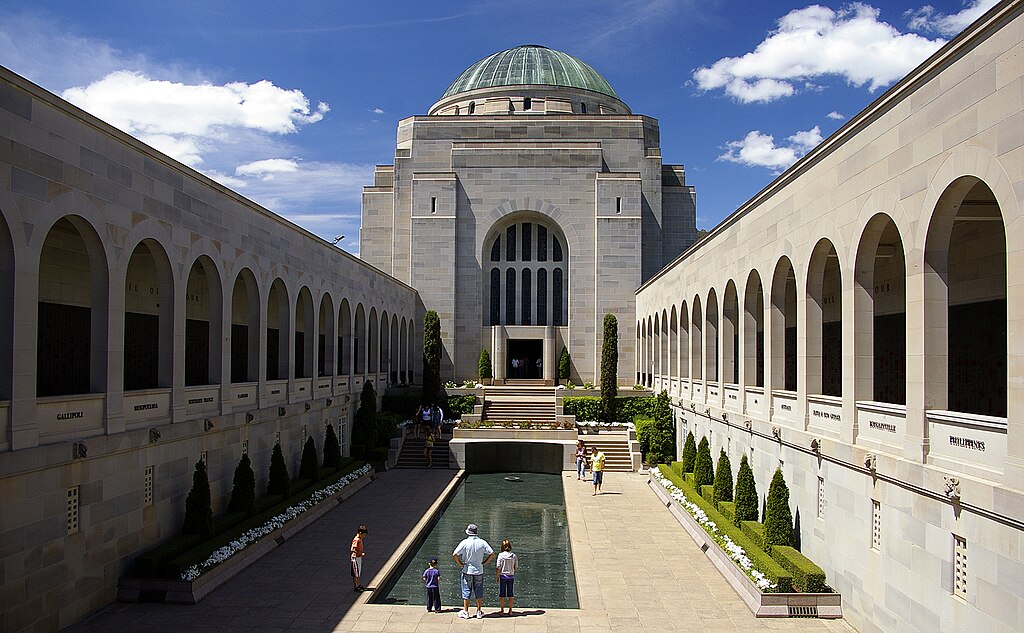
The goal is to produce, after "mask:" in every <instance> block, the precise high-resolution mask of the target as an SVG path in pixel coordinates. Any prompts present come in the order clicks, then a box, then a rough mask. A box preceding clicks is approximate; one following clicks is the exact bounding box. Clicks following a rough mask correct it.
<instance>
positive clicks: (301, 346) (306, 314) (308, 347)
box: [293, 286, 314, 378]
mask: <svg viewBox="0 0 1024 633" xmlns="http://www.w3.org/2000/svg"><path fill="white" fill-rule="evenodd" d="M294 330H295V332H294V336H295V351H294V363H293V370H294V372H295V373H294V374H293V375H294V376H295V377H296V378H310V377H312V376H313V349H314V346H313V339H314V330H313V293H312V292H310V290H309V287H308V286H302V287H301V288H299V292H298V295H297V296H296V297H295V328H294Z"/></svg>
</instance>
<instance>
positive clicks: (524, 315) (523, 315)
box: [519, 268, 533, 325]
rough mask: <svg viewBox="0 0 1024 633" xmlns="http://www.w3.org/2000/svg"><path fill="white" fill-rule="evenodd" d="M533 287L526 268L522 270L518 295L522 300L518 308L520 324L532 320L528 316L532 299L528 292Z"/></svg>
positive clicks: (530, 323) (530, 322) (525, 323)
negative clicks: (521, 283)
mask: <svg viewBox="0 0 1024 633" xmlns="http://www.w3.org/2000/svg"><path fill="white" fill-rule="evenodd" d="M532 289H533V284H532V283H531V276H530V269H529V268H527V269H526V270H524V271H523V287H522V288H521V289H520V291H519V297H520V299H521V300H522V305H521V307H520V310H519V323H520V324H521V325H532V323H533V321H532V319H531V318H530V313H531V312H532V311H533V310H532V308H533V301H532V297H531V296H530V292H531V291H532Z"/></svg>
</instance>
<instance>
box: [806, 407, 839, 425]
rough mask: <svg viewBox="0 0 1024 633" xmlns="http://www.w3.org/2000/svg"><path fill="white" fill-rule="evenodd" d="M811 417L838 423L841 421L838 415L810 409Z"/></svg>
mask: <svg viewBox="0 0 1024 633" xmlns="http://www.w3.org/2000/svg"><path fill="white" fill-rule="evenodd" d="M811 415H813V416H814V417H816V418H824V419H826V420H832V421H833V422H840V421H841V419H842V418H841V416H840V415H839V414H838V413H829V412H828V411H819V410H818V409H811Z"/></svg>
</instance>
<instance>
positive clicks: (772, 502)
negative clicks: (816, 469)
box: [764, 468, 793, 552]
mask: <svg viewBox="0 0 1024 633" xmlns="http://www.w3.org/2000/svg"><path fill="white" fill-rule="evenodd" d="M764 545H765V549H766V550H767V551H769V552H771V548H772V547H773V546H775V545H786V546H792V545H793V514H792V512H791V511H790V509H789V487H788V486H787V485H786V478H785V477H784V476H783V475H782V469H781V468H777V469H775V475H774V476H772V483H771V485H770V486H768V501H767V506H766V508H765V514H764Z"/></svg>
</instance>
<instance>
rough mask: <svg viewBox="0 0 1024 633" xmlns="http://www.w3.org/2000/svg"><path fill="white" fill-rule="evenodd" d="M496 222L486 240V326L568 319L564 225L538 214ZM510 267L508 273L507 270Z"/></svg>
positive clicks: (484, 255)
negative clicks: (563, 244) (488, 264)
mask: <svg viewBox="0 0 1024 633" xmlns="http://www.w3.org/2000/svg"><path fill="white" fill-rule="evenodd" d="M521 217H522V219H520V220H519V221H515V220H513V221H512V222H511V223H510V224H503V225H499V226H496V227H494V229H492V232H491V233H490V235H489V236H488V237H487V238H486V239H485V240H484V244H486V245H487V246H485V247H484V251H483V252H482V253H481V256H482V257H483V258H486V257H487V256H488V255H489V256H490V258H491V261H494V262H499V261H500V264H501V265H500V266H498V265H492V266H491V267H490V268H489V269H486V268H485V269H484V274H483V279H482V281H483V286H484V287H483V293H482V294H483V299H484V300H485V301H486V302H487V303H488V305H487V306H486V307H485V308H484V310H483V311H482V312H483V319H484V325H556V326H562V325H565V324H566V323H567V322H568V301H567V300H566V298H567V292H568V287H567V277H566V275H565V274H564V273H565V266H564V264H562V265H559V264H558V263H556V262H562V261H563V260H564V259H565V254H564V252H563V250H562V243H563V242H562V241H563V240H564V236H562V234H561V231H560V230H559V229H558V227H557V226H556V225H554V224H552V223H550V221H548V220H547V219H546V218H544V217H542V216H539V215H538V214H534V213H529V212H524V213H522V214H521ZM502 271H504V274H502Z"/></svg>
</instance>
